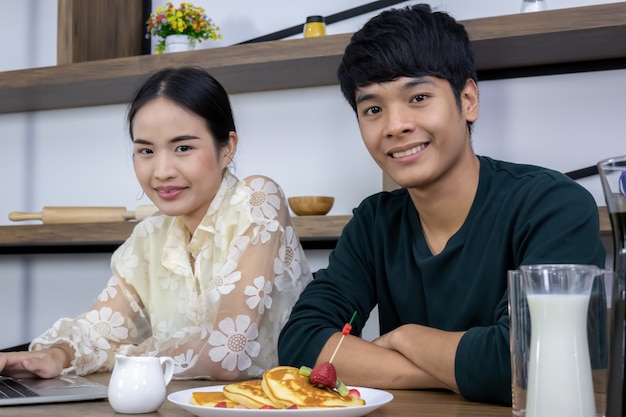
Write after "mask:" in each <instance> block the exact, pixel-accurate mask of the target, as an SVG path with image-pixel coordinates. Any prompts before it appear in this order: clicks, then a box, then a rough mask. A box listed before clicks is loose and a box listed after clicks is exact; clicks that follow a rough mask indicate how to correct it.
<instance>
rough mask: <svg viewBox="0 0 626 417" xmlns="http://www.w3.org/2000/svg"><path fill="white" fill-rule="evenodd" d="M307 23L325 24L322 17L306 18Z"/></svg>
mask: <svg viewBox="0 0 626 417" xmlns="http://www.w3.org/2000/svg"><path fill="white" fill-rule="evenodd" d="M306 22H307V23H312V22H322V23H325V20H324V16H309V17H307V18H306Z"/></svg>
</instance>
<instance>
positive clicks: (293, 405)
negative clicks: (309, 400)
mask: <svg viewBox="0 0 626 417" xmlns="http://www.w3.org/2000/svg"><path fill="white" fill-rule="evenodd" d="M297 409H298V405H297V404H292V405H290V406H289V407H287V410H297Z"/></svg>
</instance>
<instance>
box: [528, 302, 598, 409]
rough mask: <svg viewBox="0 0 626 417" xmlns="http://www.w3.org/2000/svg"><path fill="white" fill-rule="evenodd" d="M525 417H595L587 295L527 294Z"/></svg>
mask: <svg viewBox="0 0 626 417" xmlns="http://www.w3.org/2000/svg"><path fill="white" fill-rule="evenodd" d="M527 298H528V308H529V310H530V320H531V335H530V359H529V364H528V392H527V397H526V417H594V416H595V415H596V406H595V400H594V394H593V380H592V378H591V360H590V358H589V346H588V343H587V308H588V304H589V295H588V294H583V295H579V294H528V295H527Z"/></svg>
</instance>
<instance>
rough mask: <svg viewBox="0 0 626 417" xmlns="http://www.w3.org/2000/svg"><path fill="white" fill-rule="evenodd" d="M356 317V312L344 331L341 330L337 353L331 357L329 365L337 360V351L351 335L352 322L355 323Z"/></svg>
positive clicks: (345, 325)
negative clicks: (347, 336)
mask: <svg viewBox="0 0 626 417" xmlns="http://www.w3.org/2000/svg"><path fill="white" fill-rule="evenodd" d="M355 317H356V311H355V312H354V313H353V314H352V318H350V321H349V322H348V323H346V324H344V325H343V329H341V339H339V343H337V347H336V348H335V351H334V352H333V354H332V356H331V357H330V360H329V361H328V363H333V359H335V355H336V354H337V351H339V346H341V343H343V339H345V338H346V335H348V334H350V332H351V331H352V321H354V318H355Z"/></svg>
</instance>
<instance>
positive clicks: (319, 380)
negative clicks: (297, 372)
mask: <svg viewBox="0 0 626 417" xmlns="http://www.w3.org/2000/svg"><path fill="white" fill-rule="evenodd" d="M309 382H310V383H311V384H312V385H315V386H318V387H325V388H330V389H334V388H335V385H336V384H337V371H336V370H335V367H334V366H333V364H332V363H330V362H324V363H320V364H319V365H317V366H316V367H315V368H313V370H312V371H311V375H309Z"/></svg>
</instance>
